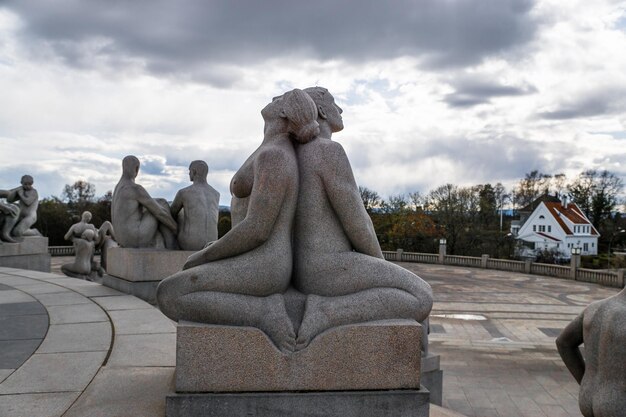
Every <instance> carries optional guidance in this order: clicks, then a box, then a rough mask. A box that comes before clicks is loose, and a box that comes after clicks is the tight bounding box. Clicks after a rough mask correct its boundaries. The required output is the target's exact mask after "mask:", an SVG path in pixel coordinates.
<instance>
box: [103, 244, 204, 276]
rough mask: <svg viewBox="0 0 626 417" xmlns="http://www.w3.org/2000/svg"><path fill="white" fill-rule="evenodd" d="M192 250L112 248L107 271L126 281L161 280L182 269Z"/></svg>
mask: <svg viewBox="0 0 626 417" xmlns="http://www.w3.org/2000/svg"><path fill="white" fill-rule="evenodd" d="M191 254H193V252H190V251H172V250H162V249H136V248H121V247H117V248H111V249H110V250H109V253H108V263H109V265H108V269H107V273H108V274H109V275H113V276H115V277H118V278H122V279H124V280H126V281H132V282H138V281H160V280H162V279H163V278H165V277H167V276H169V275H172V274H174V273H176V272H178V271H180V270H181V268H182V267H183V265H184V264H185V262H186V261H187V258H188V257H189V256H190V255H191Z"/></svg>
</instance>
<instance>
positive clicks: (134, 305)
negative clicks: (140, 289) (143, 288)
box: [92, 295, 154, 311]
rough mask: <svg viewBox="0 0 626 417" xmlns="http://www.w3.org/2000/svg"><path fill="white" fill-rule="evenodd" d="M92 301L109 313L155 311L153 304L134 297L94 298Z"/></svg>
mask: <svg viewBox="0 0 626 417" xmlns="http://www.w3.org/2000/svg"><path fill="white" fill-rule="evenodd" d="M92 301H95V302H96V303H98V304H99V305H100V306H101V307H102V308H104V309H105V310H107V311H113V310H143V309H147V310H150V309H154V306H153V305H152V304H149V303H147V302H145V301H144V300H141V299H139V298H137V297H135V296H133V295H118V296H110V297H93V298H92Z"/></svg>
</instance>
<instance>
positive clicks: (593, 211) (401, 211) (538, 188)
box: [35, 170, 626, 258]
mask: <svg viewBox="0 0 626 417" xmlns="http://www.w3.org/2000/svg"><path fill="white" fill-rule="evenodd" d="M622 189H623V182H622V180H621V179H620V178H619V177H617V176H616V175H615V174H613V173H611V172H609V171H597V170H587V171H583V172H581V173H580V174H579V175H578V176H576V177H575V178H572V179H568V178H566V177H565V175H563V174H556V175H549V174H545V173H542V172H539V171H531V172H529V173H527V174H526V175H525V176H524V178H522V179H520V180H519V181H518V182H517V184H516V185H515V186H514V187H513V188H512V189H511V190H507V189H506V188H505V187H504V186H503V185H502V184H501V183H496V184H495V185H494V184H479V185H473V186H458V185H454V184H444V185H441V186H439V187H437V188H435V189H433V190H431V191H429V192H428V193H425V194H422V193H420V192H417V191H416V192H412V193H408V194H399V195H392V196H389V197H388V198H387V199H383V198H381V197H380V195H379V194H378V193H377V192H376V191H374V190H371V189H369V188H366V187H359V191H360V193H361V199H362V201H363V205H364V207H365V209H366V211H367V212H368V213H369V215H370V218H371V219H372V223H373V224H374V228H375V230H376V235H377V237H378V240H379V242H380V245H381V247H382V248H383V250H396V249H399V248H401V249H404V250H405V251H410V252H429V253H433V252H437V250H438V246H439V239H440V238H445V239H446V241H447V251H448V253H449V254H457V255H467V256H480V255H482V254H489V255H490V256H493V257H498V258H507V257H510V256H511V255H512V253H513V248H514V246H515V241H514V239H512V238H511V236H510V235H509V234H508V233H509V229H510V222H511V220H512V219H513V218H514V216H513V214H514V212H515V211H517V210H520V209H522V208H524V207H526V206H528V205H529V204H530V203H532V202H533V201H535V200H536V199H537V198H539V197H540V196H542V195H544V194H552V195H557V196H559V198H567V199H568V201H573V202H575V203H576V204H578V205H579V206H580V208H581V209H582V210H583V212H584V213H585V215H587V217H588V218H589V219H590V221H591V222H592V223H593V225H594V226H595V227H596V229H598V230H599V232H600V234H601V237H600V242H599V244H600V248H601V249H603V248H605V247H606V246H607V245H608V242H609V240H610V239H611V238H613V237H614V238H615V240H614V241H613V242H611V243H612V244H613V245H619V244H622V245H623V244H624V243H623V242H622V241H623V240H626V239H625V238H626V233H622V234H620V235H615V231H617V230H618V229H619V228H622V229H626V218H624V217H623V216H622V215H621V214H620V213H616V211H618V208H619V206H620V205H621V204H624V201H621V200H620V193H621V192H622ZM111 201H112V192H111V191H107V192H106V193H104V194H103V195H101V196H99V197H96V189H95V186H94V185H93V184H91V183H89V182H87V181H76V182H75V183H74V184H71V185H69V184H68V185H65V187H64V188H63V190H62V192H61V196H60V197H57V196H52V197H48V198H44V199H43V200H42V201H41V202H40V203H39V212H38V221H37V223H36V225H35V227H37V228H38V229H39V231H40V232H42V234H43V235H44V236H48V238H49V244H50V245H51V246H62V245H67V244H68V242H65V241H64V240H63V236H64V235H65V233H66V232H67V230H68V229H69V227H70V226H71V225H72V224H73V223H76V222H77V221H79V220H80V215H81V214H82V212H83V211H85V210H88V211H90V212H91V213H92V215H93V218H92V222H93V224H94V225H95V226H96V227H99V226H100V225H101V224H102V223H103V222H104V221H105V220H109V221H110V220H111ZM230 227H231V222H230V213H228V212H227V211H220V216H219V222H218V232H219V236H220V237H221V236H223V235H224V234H225V233H226V232H228V230H230ZM614 247H615V246H614Z"/></svg>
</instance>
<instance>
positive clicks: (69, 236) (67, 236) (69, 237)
mask: <svg viewBox="0 0 626 417" xmlns="http://www.w3.org/2000/svg"><path fill="white" fill-rule="evenodd" d="M74 226H75V225H74V224H73V225H71V226H70V228H69V229H68V231H67V233H66V234H65V236H63V239H65V240H72V236H74Z"/></svg>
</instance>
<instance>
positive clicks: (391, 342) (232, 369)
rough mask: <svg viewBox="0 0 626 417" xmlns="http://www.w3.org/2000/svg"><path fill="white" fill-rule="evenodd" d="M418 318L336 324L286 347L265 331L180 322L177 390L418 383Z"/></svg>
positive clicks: (354, 387)
mask: <svg viewBox="0 0 626 417" xmlns="http://www.w3.org/2000/svg"><path fill="white" fill-rule="evenodd" d="M420 335H421V329H420V325H419V324H418V323H416V322H415V321H410V320H394V321H384V322H383V321H381V322H371V323H365V324H358V325H348V326H342V327H336V328H333V329H331V330H328V331H326V332H324V333H322V334H321V335H319V336H318V337H317V338H316V339H315V340H314V341H313V342H312V343H311V344H310V345H309V347H308V348H307V349H305V350H303V351H300V352H296V353H292V354H284V353H282V352H279V351H278V350H277V349H276V348H275V346H273V344H272V343H271V342H270V341H269V340H268V338H267V337H266V336H265V335H264V334H263V332H261V331H260V330H258V329H256V328H252V327H238V326H218V325H207V324H199V323H189V322H182V323H179V325H178V329H177V349H176V390H177V391H178V392H251V391H257V392H259V391H338V390H339V391H341V390H386V389H418V388H419V386H420V351H419V349H417V350H416V349H415V346H419V340H420Z"/></svg>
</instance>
